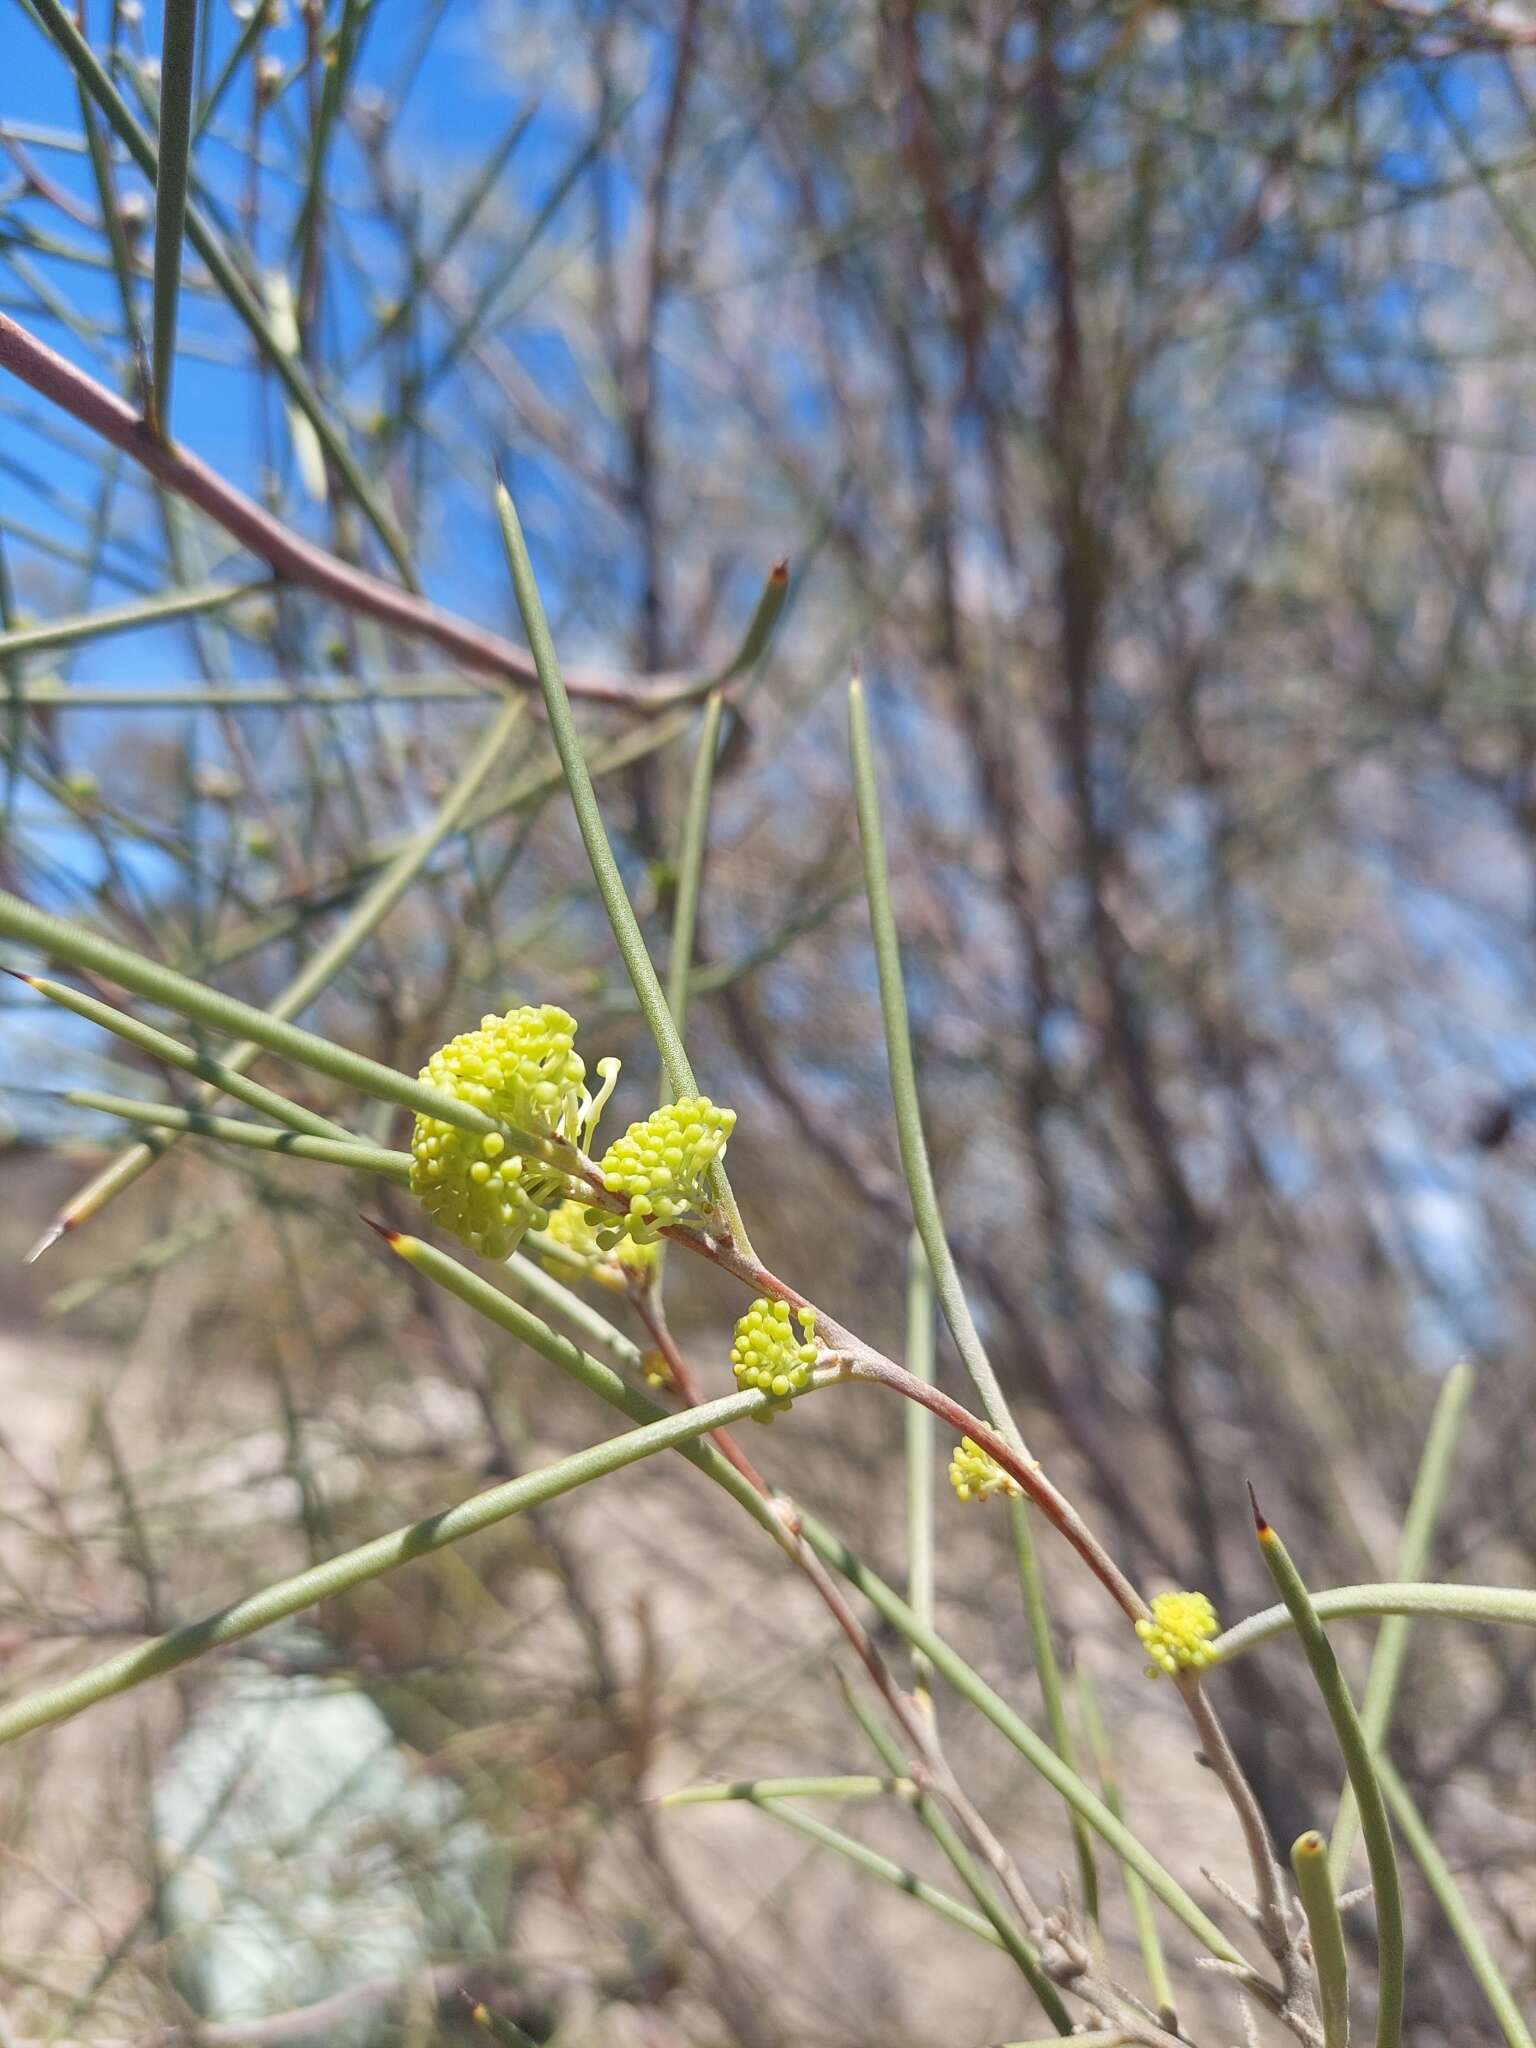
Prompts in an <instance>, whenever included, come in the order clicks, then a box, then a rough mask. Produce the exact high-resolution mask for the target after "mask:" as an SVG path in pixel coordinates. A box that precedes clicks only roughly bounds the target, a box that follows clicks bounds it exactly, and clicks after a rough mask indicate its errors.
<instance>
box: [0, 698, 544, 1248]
mask: <svg viewBox="0 0 1536 2048" xmlns="http://www.w3.org/2000/svg"><path fill="white" fill-rule="evenodd" d="M525 711H526V706H525V703H524V701H523V699H521V698H511V699H509V700H508V701H507V703H506V704H505V705H503V707H502V708H501V710H500V711H499V712H498V713H497V715H496V717H495V718H493V719H492V720H491V721H490V723H489V724H488V725H487V726H486V728H485V731H484V732H483V733H482V734H481V736H480V739H479V740H478V742H477V743H476V745H475V747H474V748H473V749H472V751H471V753H470V755H469V758H468V759H467V760H466V762H465V763H464V767H463V769H462V770H461V772H460V774H459V776H458V778H457V779H456V781H455V782H454V785H453V787H452V788H451V789H450V790H449V791H448V793H447V795H446V796H445V797H444V798H443V800H442V802H441V803H440V804H439V805H438V807H437V811H436V813H435V814H434V816H433V817H432V818H431V819H430V820H429V822H428V823H427V824H426V825H425V826H424V827H423V829H422V830H421V831H420V832H418V833H416V834H415V836H414V837H413V838H411V839H409V840H407V841H406V842H405V843H404V845H402V846H401V847H400V849H399V851H398V852H397V853H395V855H394V856H393V857H392V858H391V860H390V861H389V863H388V865H387V866H385V867H384V868H383V869H382V870H381V871H380V872H379V874H378V875H377V876H376V877H375V878H374V880H373V882H372V883H371V884H370V885H369V887H368V889H367V890H366V891H365V893H364V894H363V895H362V896H360V897H359V898H358V900H357V902H356V903H355V904H354V905H353V907H352V909H351V910H350V911H349V912H348V914H347V915H346V917H344V918H343V919H342V921H341V923H340V924H339V925H338V926H337V927H336V929H335V931H334V932H333V933H332V934H331V936H330V938H329V939H327V940H326V941H325V943H324V944H323V945H322V946H319V947H317V948H316V950H315V952H313V953H312V954H311V955H310V957H309V959H308V960H306V961H305V963H304V965H303V966H302V967H301V968H300V970H299V972H298V973H297V974H296V975H295V976H294V978H293V980H292V981H290V982H289V983H288V985H287V986H286V988H284V989H282V990H281V991H280V993H279V994H278V995H277V996H275V997H274V998H273V1000H272V1002H271V1003H270V1004H268V1005H267V1007H266V1009H265V1010H252V1009H250V1008H249V1007H248V1006H240V1007H241V1010H242V1017H241V1019H240V1020H239V1021H234V1020H232V1021H231V1023H230V1024H229V1025H215V1027H214V1028H215V1029H219V1030H225V1029H227V1030H230V1031H232V1033H233V1034H235V1035H239V1034H241V1033H244V1034H247V1036H246V1041H245V1042H244V1043H242V1044H240V1045H236V1046H234V1047H232V1048H231V1050H230V1051H229V1052H228V1053H227V1054H226V1055H225V1057H224V1061H223V1064H224V1065H225V1066H226V1067H229V1068H232V1069H233V1070H234V1071H235V1072H236V1073H240V1072H242V1071H243V1070H244V1069H245V1068H246V1067H248V1066H250V1065H251V1064H252V1062H253V1061H254V1060H255V1059H256V1057H257V1055H258V1054H259V1053H260V1052H261V1050H262V1048H263V1046H270V1040H269V1039H268V1038H267V1037H264V1036H263V1033H264V1032H266V1031H269V1030H270V1029H271V1028H273V1027H274V1026H281V1025H285V1024H286V1022H287V1020H288V1019H289V1018H291V1017H295V1016H298V1015H299V1014H300V1013H301V1012H303V1011H304V1010H307V1009H308V1008H309V1006H310V1004H311V1003H312V1002H314V1001H315V999H316V997H317V996H319V995H320V993H321V992H322V990H324V989H325V988H326V986H327V985H328V984H329V983H330V982H331V981H332V980H333V979H334V978H335V976H336V975H337V974H338V973H339V972H340V971H341V969H342V968H343V967H344V966H345V965H346V963H347V961H349V960H350V959H351V958H352V956H353V955H354V954H355V953H356V952H357V951H358V950H359V949H360V948H361V947H362V946H364V945H366V944H367V942H368V940H369V939H370V938H371V937H372V936H373V934H374V933H375V932H376V931H377V930H378V928H379V926H380V925H381V924H382V923H383V921H384V919H385V918H386V917H387V916H388V915H389V913H390V911H391V910H393V909H394V907H395V905H396V904H397V903H398V902H399V901H400V899H401V897H402V896H404V894H405V893H406V891H407V890H408V889H409V888H410V887H411V885H412V884H413V883H414V882H415V880H416V878H417V877H418V876H419V875H420V873H421V871H422V869H423V868H424V867H425V866H426V864H427V862H428V861H429V860H430V859H431V858H432V855H433V854H434V853H435V852H436V851H437V849H438V847H439V846H441V845H442V843H443V841H444V840H445V839H446V838H448V837H449V835H450V834H451V833H453V832H455V831H456V830H457V829H458V828H459V826H460V825H461V824H463V823H464V821H465V819H466V816H467V814H468V812H469V810H470V808H471V806H472V805H473V803H474V800H475V798H476V796H477V795H478V794H479V793H480V791H481V789H482V788H483V787H484V784H485V782H486V779H487V778H488V776H489V775H490V773H491V771H492V769H493V768H494V767H495V765H496V763H497V761H498V760H499V759H500V758H501V756H502V754H503V752H504V751H505V749H506V747H507V746H508V745H509V743H510V741H511V739H512V736H513V735H514V733H515V732H516V731H517V729H518V727H519V726H520V725H521V724H522V721H523V717H524V715H525ZM3 913H4V906H3V904H0V932H4V930H5V926H4V922H3ZM70 929H73V928H72V927H71V928H70ZM11 936H15V934H11ZM64 957H68V956H67V955H65V956H64ZM124 986H125V987H133V986H134V984H133V983H131V982H124ZM187 986H189V987H197V986H200V985H199V984H193V983H188V984H187ZM140 992H141V993H143V992H144V991H142V990H141V991H140ZM150 993H153V991H150ZM220 1001H221V1002H222V1003H224V1004H228V1003H229V998H227V997H223V998H220ZM168 1007H169V1008H171V1009H178V1010H179V1009H181V1007H182V1006H181V1005H180V1004H179V1003H176V1002H174V1001H173V1002H169V1003H168ZM183 1014H184V1015H191V1014H193V1013H192V1012H189V1011H183ZM253 1020H254V1021H253ZM296 1035H297V1036H298V1037H299V1038H301V1039H303V1040H304V1042H305V1043H306V1044H309V1045H311V1046H321V1047H324V1046H326V1045H327V1041H326V1040H324V1039H317V1038H314V1037H313V1036H312V1034H310V1033H308V1032H301V1033H298V1034H296ZM287 1056H288V1057H294V1056H295V1055H292V1054H289V1055H287ZM347 1058H348V1060H349V1061H350V1060H352V1059H353V1058H355V1056H354V1055H347ZM302 1063H303V1064H306V1065H308V1064H312V1062H310V1061H303V1062H302ZM367 1065H368V1066H369V1067H370V1068H373V1067H374V1066H375V1062H373V1061H368V1062H367ZM322 1071H324V1069H322ZM377 1071H378V1073H380V1074H385V1075H389V1076H390V1080H391V1085H397V1084H398V1083H399V1082H400V1081H401V1080H402V1079H403V1076H401V1075H398V1074H395V1073H394V1071H393V1069H391V1068H388V1067H383V1068H378V1069H377ZM349 1085H352V1086H362V1087H363V1092H364V1093H365V1094H370V1095H371V1094H377V1093H379V1086H378V1084H377V1082H375V1084H374V1085H372V1086H368V1085H365V1084H363V1083H359V1082H356V1081H354V1082H352V1083H350V1084H349ZM409 1085H410V1086H411V1087H412V1088H416V1087H418V1086H419V1084H417V1083H411V1084H409ZM384 1099H385V1100H386V1101H389V1100H395V1101H398V1100H400V1097H399V1096H398V1095H386V1096H385V1097H384ZM442 1099H444V1098H439V1100H442ZM405 1106H406V1107H407V1108H413V1107H415V1106H416V1105H414V1104H412V1103H407V1104H406V1105H405ZM464 1107H465V1105H462V1104H461V1105H459V1108H460V1110H462V1109H463V1108H464ZM431 1114H434V1115H436V1116H439V1117H441V1118H442V1119H443V1121H444V1122H447V1123H453V1122H455V1121H456V1120H457V1121H458V1122H459V1125H460V1128H462V1129H466V1130H467V1129H471V1128H476V1127H477V1126H474V1125H471V1124H467V1123H465V1122H464V1121H463V1119H462V1116H460V1117H458V1118H457V1119H456V1118H455V1117H454V1116H450V1115H448V1114H447V1113H446V1112H445V1111H443V1110H442V1109H438V1110H435V1111H432V1112H431ZM475 1114H476V1116H477V1117H478V1112H475ZM479 1127H480V1128H482V1132H483V1120H482V1121H481V1125H480V1126H479ZM156 1156H157V1155H156V1154H155V1153H154V1152H152V1151H151V1150H150V1149H149V1147H147V1146H145V1145H134V1146H131V1147H130V1148H129V1149H128V1150H127V1151H126V1152H124V1153H123V1154H122V1156H121V1157H120V1158H119V1159H116V1160H114V1161H113V1163H112V1165H111V1166H109V1167H108V1168H107V1169H106V1171H105V1172H104V1173H101V1174H98V1176H97V1177H96V1179H95V1180H94V1181H92V1182H91V1183H90V1184H89V1185H88V1186H86V1187H84V1188H82V1189H81V1190H80V1192H79V1193H78V1194H77V1195H76V1196H75V1197H74V1199H73V1201H72V1202H71V1203H70V1204H69V1206H68V1207H67V1208H66V1209H65V1210H64V1212H63V1214H62V1215H61V1217H60V1226H61V1227H62V1228H65V1229H68V1228H72V1227H73V1226H74V1225H76V1224H78V1223H82V1222H84V1221H85V1219H86V1218H87V1217H88V1216H92V1215H95V1214H96V1213H97V1212H98V1211H99V1210H101V1209H103V1208H104V1207H105V1206H106V1205H107V1203H108V1202H110V1201H112V1200H113V1199H114V1197H115V1196H117V1195H119V1194H121V1193H122V1192H123V1191H124V1190H125V1189H127V1188H129V1187H131V1186H132V1185H133V1183H134V1182H135V1181H136V1180H137V1179H138V1178H139V1176H140V1174H141V1173H143V1172H144V1171H145V1170H146V1168H148V1167H149V1166H150V1165H152V1164H153V1162H154V1160H155V1158H156Z"/></svg>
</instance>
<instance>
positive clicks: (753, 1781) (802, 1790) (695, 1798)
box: [656, 1774, 917, 1806]
mask: <svg viewBox="0 0 1536 2048" xmlns="http://www.w3.org/2000/svg"><path fill="white" fill-rule="evenodd" d="M916 1790H917V1787H916V1786H915V1785H914V1784H913V1783H912V1780H911V1779H910V1778H901V1777H894V1778H869V1777H861V1776H859V1775H857V1774H854V1775H852V1776H849V1777H846V1778H730V1779H727V1780H725V1781H724V1782H722V1783H721V1784H718V1785H684V1786H683V1787H682V1788H681V1789H680V1790H679V1791H676V1792H664V1793H663V1794H662V1795H661V1797H660V1798H659V1799H658V1800H657V1802H656V1804H657V1805H658V1806H714V1805H716V1804H718V1802H719V1801H721V1800H728V1799H750V1800H752V1801H754V1802H755V1801H758V1800H762V1799H908V1800H910V1799H911V1798H912V1797H913V1796H914V1794H915V1793H916Z"/></svg>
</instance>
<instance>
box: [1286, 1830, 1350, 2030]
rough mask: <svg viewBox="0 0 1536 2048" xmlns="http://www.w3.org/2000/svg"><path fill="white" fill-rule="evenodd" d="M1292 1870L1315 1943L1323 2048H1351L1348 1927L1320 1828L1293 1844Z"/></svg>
mask: <svg viewBox="0 0 1536 2048" xmlns="http://www.w3.org/2000/svg"><path fill="white" fill-rule="evenodd" d="M1291 1869H1292V1871H1293V1872H1294V1874H1295V1878H1296V1891H1297V1895H1298V1897H1299V1898H1300V1900H1301V1910H1302V1912H1303V1913H1305V1914H1306V1916H1307V1934H1308V1937H1309V1939H1310V1941H1311V1943H1312V1968H1313V1972H1314V1974H1315V1976H1316V1978H1317V2010H1318V2015H1319V2017H1320V2018H1321V2020H1322V2023H1323V2048H1349V1957H1348V1954H1347V1953H1346V1950H1345V1947H1344V1923H1343V1921H1342V1920H1341V1919H1340V1918H1339V1902H1338V1899H1337V1898H1336V1897H1335V1895H1334V1889H1333V1877H1332V1875H1331V1873H1330V1872H1329V1869H1328V1852H1327V1845H1326V1844H1325V1843H1324V1841H1323V1838H1322V1836H1321V1835H1320V1834H1319V1833H1318V1832H1317V1829H1316V1828H1309V1829H1308V1830H1307V1832H1306V1833H1305V1834H1304V1835H1298V1836H1297V1837H1296V1840H1295V1841H1294V1842H1293V1843H1292V1844H1291Z"/></svg>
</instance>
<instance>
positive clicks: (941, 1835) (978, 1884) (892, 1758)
mask: <svg viewBox="0 0 1536 2048" xmlns="http://www.w3.org/2000/svg"><path fill="white" fill-rule="evenodd" d="M843 1698H844V1700H845V1701H846V1702H847V1705H848V1710H849V1712H850V1713H851V1714H852V1715H853V1717H854V1719H855V1720H856V1721H857V1722H858V1724H859V1726H860V1727H861V1728H862V1729H863V1731H864V1733H865V1735H866V1736H867V1737H868V1739H869V1743H870V1745H871V1747H872V1748H873V1749H874V1751H875V1754H876V1755H877V1756H878V1757H879V1758H880V1759H881V1761H882V1762H883V1763H884V1764H885V1767H886V1769H887V1770H889V1771H899V1770H900V1769H901V1767H902V1759H901V1751H900V1750H899V1749H898V1748H897V1746H896V1744H895V1742H894V1741H893V1740H892V1739H891V1737H890V1735H889V1734H888V1733H887V1731H886V1730H885V1729H884V1728H883V1727H882V1726H881V1725H880V1723H879V1722H878V1721H877V1720H876V1719H875V1717H874V1715H873V1714H871V1713H870V1712H869V1711H868V1709H867V1708H866V1707H865V1705H864V1703H863V1701H862V1700H861V1699H860V1698H859V1697H858V1695H857V1694H856V1693H855V1692H854V1691H853V1690H852V1688H851V1687H850V1686H847V1685H844V1687H843ZM914 1789H915V1788H914ZM915 1807H916V1812H917V1817H918V1819H919V1820H920V1821H921V1822H922V1824H923V1826H924V1827H925V1828H926V1829H927V1830H928V1833H929V1834H930V1835H931V1836H932V1838H933V1840H934V1843H935V1844H936V1846H937V1847H938V1849H939V1852H940V1854H941V1855H943V1856H944V1857H945V1859H946V1860H947V1862H948V1863H949V1866H950V1868H951V1869H952V1870H953V1871H954V1873H955V1875H956V1876H957V1877H958V1878H959V1879H960V1882H961V1883H962V1884H963V1885H964V1886H965V1888H966V1890H967V1891H968V1892H969V1893H970V1895H971V1897H972V1898H973V1899H974V1900H975V1901H976V1903H977V1905H978V1906H979V1907H980V1908H981V1910H982V1912H983V1913H984V1914H985V1915H986V1917H987V1919H988V1920H989V1921H990V1922H991V1923H992V1926H993V1928H994V1929H995V1930H996V1933H997V1937H998V1940H999V1941H1000V1942H1001V1943H1002V1945H1003V1947H1004V1948H1005V1949H1007V1951H1008V1953H1009V1955H1010V1956H1012V1958H1013V1960H1014V1962H1015V1963H1016V1964H1017V1965H1018V1969H1019V1974H1020V1975H1021V1976H1022V1977H1023V1979H1024V1981H1025V1983H1026V1984H1028V1986H1029V1988H1030V1990H1031V1991H1033V1993H1034V1994H1035V1997H1036V1999H1037V2000H1038V2001H1039V2004H1040V2008H1041V2010H1042V2011H1043V2012H1044V2014H1045V2016H1046V2018H1047V2019H1048V2020H1049V2021H1050V2023H1051V2025H1052V2026H1053V2027H1054V2028H1055V2029H1056V2032H1057V2034H1058V2036H1060V2035H1062V2034H1070V2033H1071V2031H1072V2015H1071V2014H1070V2013H1069V2012H1068V2011H1067V2009H1066V2007H1065V2006H1064V2005H1063V2004H1062V2002H1061V1993H1060V1992H1059V1991H1058V1990H1057V1989H1056V1986H1055V1985H1054V1984H1053V1983H1052V1982H1051V1980H1050V1978H1049V1977H1047V1976H1046V1974H1045V1972H1044V1970H1043V1969H1042V1968H1041V1967H1040V1957H1039V1955H1038V1953H1037V1952H1036V1949H1035V1947H1034V1944H1033V1943H1032V1942H1031V1941H1030V1940H1029V1939H1028V1938H1027V1936H1026V1935H1025V1934H1024V1933H1023V1931H1022V1930H1021V1929H1020V1928H1019V1926H1018V1925H1017V1924H1016V1923H1015V1921H1014V1918H1013V1915H1012V1914H1011V1913H1010V1912H1009V1910H1008V1908H1007V1906H1006V1905H1005V1904H1004V1903H1003V1901H1002V1900H1001V1899H1000V1898H999V1897H998V1895H997V1893H996V1892H995V1891H994V1890H993V1889H992V1887H991V1885H990V1884H989V1883H988V1882H987V1880H986V1877H985V1876H984V1874H983V1872H982V1869H981V1866H980V1865H979V1864H978V1863H977V1861H976V1859H975V1857H974V1856H973V1855H972V1854H971V1852H970V1850H969V1849H968V1848H967V1847H966V1845H965V1843H964V1841H963V1840H962V1839H961V1835H960V1831H959V1829H958V1828H957V1827H956V1826H955V1824H954V1822H953V1821H952V1820H951V1819H950V1817H949V1815H948V1814H947V1813H946V1812H945V1811H944V1808H943V1807H942V1806H941V1805H940V1804H939V1802H938V1801H937V1800H936V1799H935V1798H933V1797H932V1795H931V1794H929V1793H927V1792H923V1791H918V1792H917V1797H916V1800H915Z"/></svg>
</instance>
